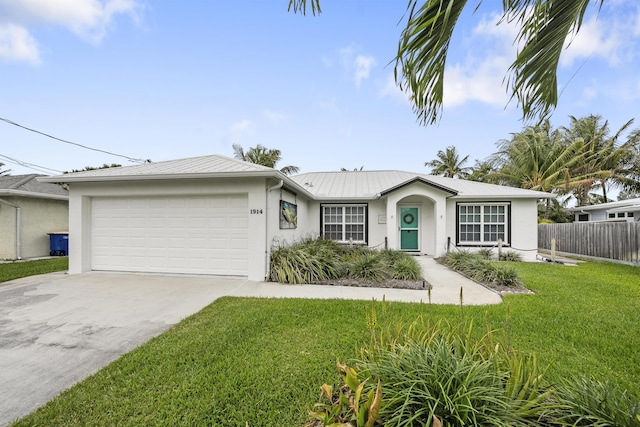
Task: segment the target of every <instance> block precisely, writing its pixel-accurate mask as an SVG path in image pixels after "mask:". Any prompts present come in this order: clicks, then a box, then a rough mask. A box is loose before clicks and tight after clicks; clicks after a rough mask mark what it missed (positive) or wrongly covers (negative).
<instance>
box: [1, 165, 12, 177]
mask: <svg viewBox="0 0 640 427" xmlns="http://www.w3.org/2000/svg"><path fill="white" fill-rule="evenodd" d="M3 166H4V163H2V162H0V176H1V175H9V173H10V172H11V169H5V170H2V167H3Z"/></svg>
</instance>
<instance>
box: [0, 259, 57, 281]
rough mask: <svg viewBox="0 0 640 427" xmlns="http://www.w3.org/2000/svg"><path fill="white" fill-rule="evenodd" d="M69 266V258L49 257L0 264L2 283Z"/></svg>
mask: <svg viewBox="0 0 640 427" xmlns="http://www.w3.org/2000/svg"><path fill="white" fill-rule="evenodd" d="M68 268H69V258H67V257H59V258H47V259H39V260H35V261H16V262H7V263H1V264H0V283H2V282H7V281H9V280H15V279H20V278H22V277H27V276H35V275H36V274H45V273H53V272H55V271H63V270H67V269H68Z"/></svg>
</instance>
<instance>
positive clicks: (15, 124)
mask: <svg viewBox="0 0 640 427" xmlns="http://www.w3.org/2000/svg"><path fill="white" fill-rule="evenodd" d="M0 120H2V121H3V122H5V123H9V124H10V125H14V126H17V127H19V128H22V129H26V130H28V131H31V132H35V133H38V134H40V135H44V136H46V137H48V138H51V139H55V140H56V141H60V142H64V143H65V144H71V145H75V146H76V147H80V148H85V149H87V150H92V151H98V152H100V153H105V154H109V155H111V156H116V157H122V158H124V159H127V160H129V161H130V162H134V163H145V162H146V160H144V159H136V158H133V157H129V156H125V155H122V154H117V153H112V152H111V151H105V150H100V149H99V148H93V147H88V146H86V145H82V144H78V143H76V142H71V141H67V140H64V139H61V138H57V137H55V136H53V135H49V134H48V133H44V132H40V131H39V130H35V129H31V128H28V127H26V126H23V125H21V124H19V123H16V122H14V121H11V120H9V119H4V118H2V117H0Z"/></svg>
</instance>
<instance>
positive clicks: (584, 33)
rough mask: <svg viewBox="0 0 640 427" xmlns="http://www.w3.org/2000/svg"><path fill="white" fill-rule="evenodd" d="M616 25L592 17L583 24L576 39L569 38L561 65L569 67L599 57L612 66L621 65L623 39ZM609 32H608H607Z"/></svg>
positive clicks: (561, 57)
mask: <svg viewBox="0 0 640 427" xmlns="http://www.w3.org/2000/svg"><path fill="white" fill-rule="evenodd" d="M615 28H616V26H615V25H611V23H606V22H605V21H601V20H598V19H596V17H592V18H590V19H589V20H587V21H585V22H583V24H582V27H581V28H580V31H579V32H578V34H576V35H575V37H571V36H570V37H569V38H568V39H567V41H566V42H565V50H564V51H563V52H562V55H561V56H560V65H561V66H563V67H569V66H571V65H573V63H574V61H576V60H578V59H580V58H589V57H594V56H598V57H601V58H603V59H605V60H607V61H608V62H609V63H611V64H614V65H615V64H617V63H619V61H620V59H619V56H618V52H619V49H620V48H621V39H620V37H619V35H618V33H617V30H616V29H615ZM607 29H608V30H609V31H606V30H607Z"/></svg>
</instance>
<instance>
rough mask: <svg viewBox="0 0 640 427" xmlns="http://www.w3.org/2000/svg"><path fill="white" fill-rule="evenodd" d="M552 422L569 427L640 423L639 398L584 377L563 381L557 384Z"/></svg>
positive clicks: (635, 426)
mask: <svg viewBox="0 0 640 427" xmlns="http://www.w3.org/2000/svg"><path fill="white" fill-rule="evenodd" d="M553 400H554V401H555V402H554V403H556V404H557V409H556V411H554V413H553V416H552V418H553V421H554V422H556V423H557V424H558V425H572V426H598V427H604V426H620V427H638V426H640V400H638V399H637V398H635V397H633V396H631V395H630V394H629V393H628V392H626V391H623V390H620V389H619V388H617V387H615V386H614V385H613V384H612V383H611V382H609V381H606V382H601V381H596V380H593V379H589V378H586V377H583V376H581V377H578V378H575V379H570V380H565V381H564V382H563V383H562V384H560V385H559V386H557V390H556V392H555V393H554V396H553Z"/></svg>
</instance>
